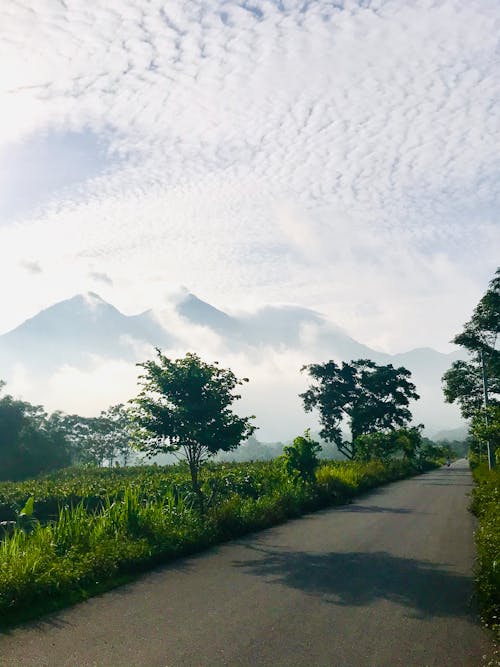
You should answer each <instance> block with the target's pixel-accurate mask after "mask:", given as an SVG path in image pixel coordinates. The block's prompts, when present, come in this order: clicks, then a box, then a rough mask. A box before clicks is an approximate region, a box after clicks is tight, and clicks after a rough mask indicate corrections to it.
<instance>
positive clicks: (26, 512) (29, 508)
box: [19, 496, 35, 516]
mask: <svg viewBox="0 0 500 667" xmlns="http://www.w3.org/2000/svg"><path fill="white" fill-rule="evenodd" d="M34 509H35V496H30V497H29V498H28V500H27V501H26V504H25V506H24V507H23V509H22V510H21V511H20V512H19V516H31V515H32V514H33V510H34Z"/></svg>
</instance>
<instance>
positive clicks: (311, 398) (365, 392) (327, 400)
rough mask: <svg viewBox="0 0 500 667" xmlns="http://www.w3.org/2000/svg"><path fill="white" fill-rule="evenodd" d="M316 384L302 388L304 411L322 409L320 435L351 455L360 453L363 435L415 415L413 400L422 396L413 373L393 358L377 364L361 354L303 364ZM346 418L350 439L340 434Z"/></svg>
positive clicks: (390, 427) (403, 423)
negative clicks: (354, 358)
mask: <svg viewBox="0 0 500 667" xmlns="http://www.w3.org/2000/svg"><path fill="white" fill-rule="evenodd" d="M301 370H302V371H307V372H308V373H309V375H310V376H311V377H312V379H313V381H314V384H313V385H312V386H310V387H309V389H308V390H307V391H306V392H304V393H303V394H300V397H301V398H302V400H303V402H304V408H305V410H306V412H311V411H312V410H313V409H315V408H316V409H318V410H319V415H320V422H321V425H322V429H321V431H320V436H321V437H322V438H324V439H325V440H327V441H328V442H334V443H335V444H336V445H337V447H338V449H339V451H340V452H341V453H342V454H344V456H346V457H347V458H349V459H353V458H355V456H356V441H357V439H358V438H359V436H361V435H364V434H367V433H374V432H376V431H378V430H382V431H384V430H392V429H394V428H395V427H397V426H405V425H406V424H407V423H408V422H409V421H410V420H411V412H410V410H409V409H408V405H409V402H410V400H412V399H414V400H416V399H418V398H419V395H418V394H417V393H416V391H415V385H414V384H413V383H412V382H410V377H411V373H410V371H409V370H407V369H406V368H403V367H400V368H394V366H392V364H388V365H386V366H379V365H377V364H376V363H374V362H373V361H371V360H369V359H359V360H357V361H352V362H350V363H347V362H342V364H341V365H340V366H339V365H337V364H336V363H335V362H334V361H328V362H326V363H324V364H310V365H308V366H304V367H303V368H302V369H301ZM345 421H347V423H348V425H349V427H350V430H351V441H350V442H349V441H343V440H342V430H341V426H342V424H343V422H345Z"/></svg>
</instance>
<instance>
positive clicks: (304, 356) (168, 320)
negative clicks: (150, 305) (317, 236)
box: [0, 292, 462, 440]
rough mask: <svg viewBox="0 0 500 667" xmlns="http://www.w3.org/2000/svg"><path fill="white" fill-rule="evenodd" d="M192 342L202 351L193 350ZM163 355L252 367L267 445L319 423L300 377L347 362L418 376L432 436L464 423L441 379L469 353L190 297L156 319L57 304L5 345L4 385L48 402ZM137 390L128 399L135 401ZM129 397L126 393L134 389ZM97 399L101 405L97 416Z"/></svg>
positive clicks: (98, 303) (270, 309)
mask: <svg viewBox="0 0 500 667" xmlns="http://www.w3.org/2000/svg"><path fill="white" fill-rule="evenodd" d="M200 327H203V328H205V329H206V330H207V331H208V332H209V333H210V336H209V339H210V338H211V340H212V342H213V340H214V336H215V340H216V341H217V345H216V350H217V351H216V353H215V354H216V356H214V352H208V353H207V349H210V350H213V349H214V348H213V347H210V348H205V347H203V336H201V338H200V335H199V333H200ZM195 329H196V331H197V332H198V333H197V336H198V337H195V338H194V339H192V338H190V337H189V336H188V338H189V340H190V341H191V342H190V343H187V342H186V340H184V339H183V337H185V336H186V332H188V333H189V332H190V331H191V330H193V331H194V330H195ZM201 331H203V330H201ZM192 340H197V341H201V342H199V343H197V344H195V345H193V342H192ZM154 347H160V348H162V350H163V351H165V352H166V353H167V354H168V351H169V349H170V350H175V352H176V353H177V351H178V350H179V349H186V350H187V349H191V350H193V351H196V352H199V353H200V354H201V355H202V356H207V355H209V356H208V359H209V360H210V358H212V359H213V358H217V359H219V360H220V362H221V364H224V363H227V364H229V365H232V364H233V359H234V358H236V359H238V360H239V362H240V361H241V360H243V361H241V363H243V365H244V368H245V374H246V375H248V376H249V377H250V379H251V380H252V382H250V384H249V386H248V390H247V395H248V396H250V398H249V399H248V402H247V405H248V409H249V410H250V412H251V413H252V412H253V413H254V414H257V417H258V419H260V420H261V422H259V425H260V423H266V424H273V427H272V428H270V429H268V430H266V431H264V433H262V437H264V438H267V439H270V440H275V439H280V438H289V437H292V436H293V434H294V433H295V435H296V433H297V432H300V430H303V428H305V426H304V424H305V425H308V424H309V421H310V419H311V418H310V417H306V416H304V414H303V411H302V408H301V404H300V401H299V399H298V394H299V393H300V392H301V391H303V390H304V387H305V385H306V384H307V377H306V376H305V375H304V374H302V375H301V374H300V373H299V369H300V367H301V366H302V365H303V364H307V363H313V362H322V361H327V360H328V359H334V360H336V361H337V362H339V361H350V360H352V359H360V358H369V359H372V360H373V361H375V362H377V363H380V364H389V363H391V364H393V365H394V366H404V367H406V368H408V369H409V370H410V371H411V372H412V379H413V381H414V382H415V384H416V386H417V391H418V392H419V393H420V395H421V400H420V401H418V402H417V403H415V404H414V405H412V411H413V414H414V417H415V420H416V421H417V422H420V421H421V422H424V423H425V424H426V426H427V427H428V432H430V433H433V432H435V431H438V430H443V429H450V428H457V427H459V426H460V425H461V424H462V421H461V419H460V417H459V415H458V411H457V409H456V407H455V406H450V405H446V404H444V401H443V396H442V391H441V377H442V375H443V373H444V372H445V371H446V370H447V369H448V368H449V367H450V365H451V364H452V362H453V361H454V360H455V359H458V358H461V357H462V355H461V354H460V353H452V354H442V353H440V352H437V351H436V350H433V349H431V348H418V349H414V350H410V351H408V352H404V353H401V354H395V355H390V354H385V353H383V352H379V351H377V350H372V349H371V348H369V347H367V346H366V345H363V344H362V343H359V342H358V341H356V340H354V339H353V338H351V337H350V336H349V335H348V334H347V333H346V332H345V331H343V330H342V329H341V328H339V327H337V326H336V325H334V324H333V323H331V322H329V321H328V320H326V319H325V318H324V317H323V316H322V315H321V314H320V313H318V312H316V311H314V310H311V309H307V308H302V307H299V306H290V305H273V306H265V307H263V308H260V309H259V310H257V311H255V312H252V313H249V312H244V313H239V314H228V313H225V312H224V311H222V310H219V309H217V308H215V307H214V306H212V305H210V304H208V303H206V302H204V301H202V300H201V299H199V298H198V297H196V296H195V295H194V294H190V293H186V294H185V295H183V297H182V298H181V299H180V300H177V301H176V302H172V303H167V304H163V305H161V306H160V308H159V310H158V312H156V313H155V312H154V311H152V310H148V311H145V312H143V313H140V314H138V315H132V316H127V315H124V314H123V313H121V312H120V311H119V310H117V309H116V308H115V307H114V306H112V305H111V304H109V303H107V302H105V301H104V300H103V299H101V298H100V297H99V296H98V295H97V294H95V293H92V292H90V293H87V294H80V295H77V296H74V297H73V298H71V299H68V300H66V301H62V302H60V303H57V304H54V305H53V306H51V307H49V308H47V309H45V310H42V311H41V312H40V313H38V315H35V316H34V317H32V318H30V319H29V320H26V321H25V322H23V323H22V324H21V325H19V326H18V327H16V328H15V329H13V330H12V331H10V332H8V333H6V334H4V335H2V336H0V378H2V379H4V380H6V381H7V382H8V384H9V383H10V381H11V379H12V378H14V377H17V376H19V369H20V368H21V369H23V372H24V375H25V376H26V377H28V378H29V380H30V382H31V384H32V385H33V386H32V392H35V395H31V396H29V400H32V401H33V400H34V401H36V402H41V403H45V401H46V400H47V392H46V391H45V387H48V386H49V384H50V379H51V377H52V376H53V374H54V373H56V372H57V371H58V370H59V369H61V368H62V367H65V368H67V367H71V368H74V369H80V370H81V371H82V372H84V373H85V372H89V369H90V370H92V369H94V368H95V367H96V364H97V365H98V364H99V363H104V362H105V361H109V360H119V361H124V362H129V363H130V364H132V363H134V362H137V361H144V360H145V359H146V358H148V356H152V354H153V348H154ZM198 348H199V349H198ZM235 354H236V355H237V356H236V357H234V355H235ZM225 357H227V358H228V361H225ZM241 363H240V366H241ZM266 364H267V367H266ZM263 367H265V372H263V371H262V369H263ZM238 372H239V373H241V370H239V371H238ZM16 374H17V375H16ZM22 375H23V373H21V376H22ZM96 382H99V383H100V384H101V385H102V383H104V384H106V383H109V385H110V386H112V385H113V386H114V387H115V394H113V398H111V397H110V398H109V400H108V402H107V404H104V405H102V406H101V407H102V408H105V407H107V406H108V405H109V404H110V403H111V402H118V401H117V400H116V397H115V396H116V385H117V383H118V384H119V382H120V380H118V379H117V378H116V377H108V375H106V376H105V377H104V379H101V378H99V379H98V380H97V379H90V380H89V385H90V386H91V387H94V386H95V383H96ZM92 383H94V384H92ZM16 386H17V385H16ZM68 386H69V387H70V391H71V393H72V398H73V403H72V409H80V408H74V407H73V406H74V403H75V402H76V401H77V400H78V399H79V394H77V391H76V389H74V386H73V385H71V384H69V385H68ZM135 386H136V385H135V384H134V386H133V387H128V388H127V391H129V392H130V391H132V392H133V391H134V390H135ZM118 388H119V387H118ZM105 389H106V387H105V386H100V387H99V390H100V394H99V396H100V397H101V398H99V400H104V398H102V396H104V394H106V392H105ZM122 390H123V392H125V387H123V388H122ZM36 392H38V393H36ZM94 393H95V391H94ZM101 395H102V396H101ZM131 395H133V394H131V393H128V394H127V395H126V396H123V397H121V394H120V398H119V400H127V399H128V398H130V396H131ZM57 398H58V397H57ZM65 398H66V397H65V395H64V394H63V395H62V399H61V401H62V402H61V401H60V402H57V403H56V404H57V407H61V408H62V409H66V408H65V407H64V399H65ZM97 400H98V398H97V397H96V398H95V401H94V403H93V404H92V405H93V406H94V407H95V405H96V404H97V403H96V401H97ZM54 402H56V401H55V398H54ZM89 405H90V404H89ZM54 407H55V406H54ZM94 407H93V408H92V409H94ZM245 409H247V407H246V406H245ZM308 420H309V421H308ZM281 429H286V430H285V431H284V432H283V431H282V430H281ZM263 430H264V429H263Z"/></svg>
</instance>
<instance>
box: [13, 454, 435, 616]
mask: <svg viewBox="0 0 500 667" xmlns="http://www.w3.org/2000/svg"><path fill="white" fill-rule="evenodd" d="M432 465H433V464H431V463H429V464H425V465H424V467H431V466H432ZM421 470H422V468H421V467H420V468H417V467H416V466H415V465H413V464H411V463H409V462H406V461H402V460H397V461H392V462H390V463H387V464H382V463H380V462H371V463H367V464H362V463H354V462H323V463H322V464H321V465H320V467H319V468H318V470H317V472H316V477H315V480H314V481H313V482H312V483H307V484H305V483H300V482H299V481H298V480H297V479H294V478H291V477H290V476H288V475H287V473H286V471H285V470H284V467H283V464H282V462H281V461H280V460H279V459H278V460H274V461H266V462H255V463H243V464H241V463H240V464H227V463H224V464H209V465H207V466H206V467H205V469H204V472H203V493H204V496H205V499H206V507H205V512H204V513H203V514H200V511H199V509H198V505H197V503H196V497H195V496H194V494H193V493H192V491H191V486H190V481H189V472H188V469H187V466H183V465H180V464H179V465H177V466H166V467H156V466H151V467H140V468H123V469H99V468H93V469H67V470H64V471H61V472H59V473H57V474H55V475H50V476H46V477H43V478H40V479H37V480H30V481H26V482H22V483H3V484H0V521H3V534H2V536H1V541H0V623H2V624H3V625H8V624H12V623H16V622H18V621H20V620H23V619H26V618H30V617H34V616H37V615H40V614H41V613H43V612H45V611H48V610H50V609H54V608H58V607H61V606H64V605H67V604H70V603H73V602H75V601H78V600H82V599H85V598H87V597H89V596H90V595H93V594H95V593H97V592H101V591H102V590H106V589H108V588H111V587H113V586H115V585H117V583H120V582H121V581H123V580H124V578H127V577H130V576H133V575H134V574H135V573H137V572H140V571H143V570H145V569H147V568H150V567H152V566H154V565H155V564H158V563H161V562H166V561H168V560H170V559H172V558H175V557H178V556H180V555H183V554H188V553H193V552H195V551H199V550H201V549H203V548H206V547H207V546H209V545H212V544H215V543H217V542H221V541H225V540H228V539H231V538H233V537H236V536H239V535H242V534H244V533H247V532H249V531H254V530H259V529H261V528H265V527H268V526H271V525H274V524H277V523H280V522H283V521H285V520H286V519H288V518H290V517H295V516H298V515H300V514H302V513H304V512H308V511H313V510H315V509H319V508H321V507H326V506H328V505H332V504H335V503H343V502H346V501H348V500H349V498H351V497H352V496H354V495H356V494H359V493H361V492H363V491H365V490H367V489H370V488H373V487H375V486H378V485H381V484H384V483H386V482H389V481H392V480H395V479H401V478H404V477H408V476H411V475H413V474H416V473H417V472H420V471H421ZM26 503H27V504H26ZM23 507H24V508H25V510H26V511H25V512H24V514H23V513H22V512H21V509H22V508H23ZM31 510H32V511H31Z"/></svg>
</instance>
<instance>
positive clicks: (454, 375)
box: [443, 267, 500, 465]
mask: <svg viewBox="0 0 500 667" xmlns="http://www.w3.org/2000/svg"><path fill="white" fill-rule="evenodd" d="M499 334H500V267H499V268H498V269H497V270H496V272H495V275H494V277H493V279H492V280H491V281H490V283H489V286H488V289H487V290H486V293H485V294H484V295H483V297H482V298H481V299H480V301H479V303H478V304H477V306H476V307H475V308H474V311H473V313H472V317H471V319H470V320H469V321H468V322H466V323H465V324H464V327H463V330H462V332H461V333H459V334H457V335H456V336H455V337H454V339H453V342H454V343H456V344H457V345H460V346H461V347H463V348H464V349H465V350H467V352H468V353H469V355H470V359H469V360H468V361H455V362H454V363H453V364H452V366H451V368H449V369H448V370H447V371H446V373H445V374H444V375H443V392H444V396H445V399H446V401H448V403H455V402H456V403H458V405H459V406H460V411H461V413H462V416H463V417H464V418H465V419H472V420H473V425H474V429H473V430H474V432H475V433H476V437H479V436H478V435H477V434H479V433H481V434H482V437H484V438H486V434H487V433H489V432H490V430H491V429H488V419H489V416H490V410H489V409H490V408H495V407H498V406H500V350H499V349H498V341H499ZM478 420H479V421H478ZM481 420H482V421H484V425H485V427H484V428H481V427H480V426H479V422H480V421H481ZM490 440H491V439H489V438H488V439H487V441H488V442H490ZM491 442H492V443H493V442H494V439H493V440H491ZM489 462H490V465H493V464H494V456H493V450H489Z"/></svg>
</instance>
